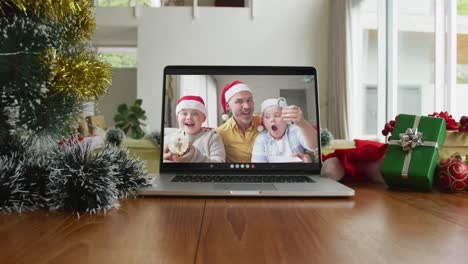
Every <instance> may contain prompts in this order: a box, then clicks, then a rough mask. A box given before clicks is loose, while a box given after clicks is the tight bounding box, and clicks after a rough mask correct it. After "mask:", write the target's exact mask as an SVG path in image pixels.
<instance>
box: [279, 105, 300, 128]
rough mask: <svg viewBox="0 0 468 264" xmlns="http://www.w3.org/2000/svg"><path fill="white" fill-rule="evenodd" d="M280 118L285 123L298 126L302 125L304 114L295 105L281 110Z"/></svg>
mask: <svg viewBox="0 0 468 264" xmlns="http://www.w3.org/2000/svg"><path fill="white" fill-rule="evenodd" d="M281 117H282V118H283V120H284V121H286V122H292V123H295V124H296V125H298V126H300V125H302V124H303V123H304V121H305V119H304V113H303V112H302V109H301V108H300V107H299V106H297V105H289V106H286V107H285V108H283V111H282V113H281Z"/></svg>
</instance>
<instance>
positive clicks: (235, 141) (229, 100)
mask: <svg viewBox="0 0 468 264" xmlns="http://www.w3.org/2000/svg"><path fill="white" fill-rule="evenodd" d="M221 105H222V106H223V111H224V115H223V120H225V121H226V122H225V123H224V124H222V125H221V126H219V127H218V128H217V129H216V132H217V133H218V134H219V135H220V136H221V138H222V139H223V143H224V148H225V150H226V162H236V163H249V162H250V160H251V157H252V149H253V145H254V143H255V138H256V137H257V135H258V134H259V133H260V131H259V129H258V128H259V127H261V128H263V126H262V118H261V116H259V115H254V114H253V112H254V108H255V105H254V101H253V95H252V91H251V90H250V89H249V87H248V86H247V85H246V84H245V83H243V82H241V81H238V80H235V81H233V82H231V83H229V84H227V85H226V86H225V87H224V89H223V92H222V93H221ZM227 111H230V112H231V113H232V116H231V117H230V118H229V116H228V115H226V113H227Z"/></svg>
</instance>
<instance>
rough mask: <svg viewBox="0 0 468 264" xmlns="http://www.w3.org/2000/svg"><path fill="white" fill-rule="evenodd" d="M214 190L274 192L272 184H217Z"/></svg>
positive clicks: (274, 188)
mask: <svg viewBox="0 0 468 264" xmlns="http://www.w3.org/2000/svg"><path fill="white" fill-rule="evenodd" d="M215 189H216V190H234V191H275V190H276V187H275V185H274V184H264V183H262V184H255V183H217V184H215Z"/></svg>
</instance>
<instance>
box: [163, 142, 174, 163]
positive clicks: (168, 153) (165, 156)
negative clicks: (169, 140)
mask: <svg viewBox="0 0 468 264" xmlns="http://www.w3.org/2000/svg"><path fill="white" fill-rule="evenodd" d="M172 156H173V154H172V153H171V151H169V147H168V146H167V145H166V146H164V151H163V160H164V161H166V162H173V160H172Z"/></svg>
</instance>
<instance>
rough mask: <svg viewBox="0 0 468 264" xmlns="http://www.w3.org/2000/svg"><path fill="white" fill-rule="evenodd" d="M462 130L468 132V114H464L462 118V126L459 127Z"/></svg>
mask: <svg viewBox="0 0 468 264" xmlns="http://www.w3.org/2000/svg"><path fill="white" fill-rule="evenodd" d="M458 131H460V132H468V116H462V117H461V118H460V128H459V129H458Z"/></svg>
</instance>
